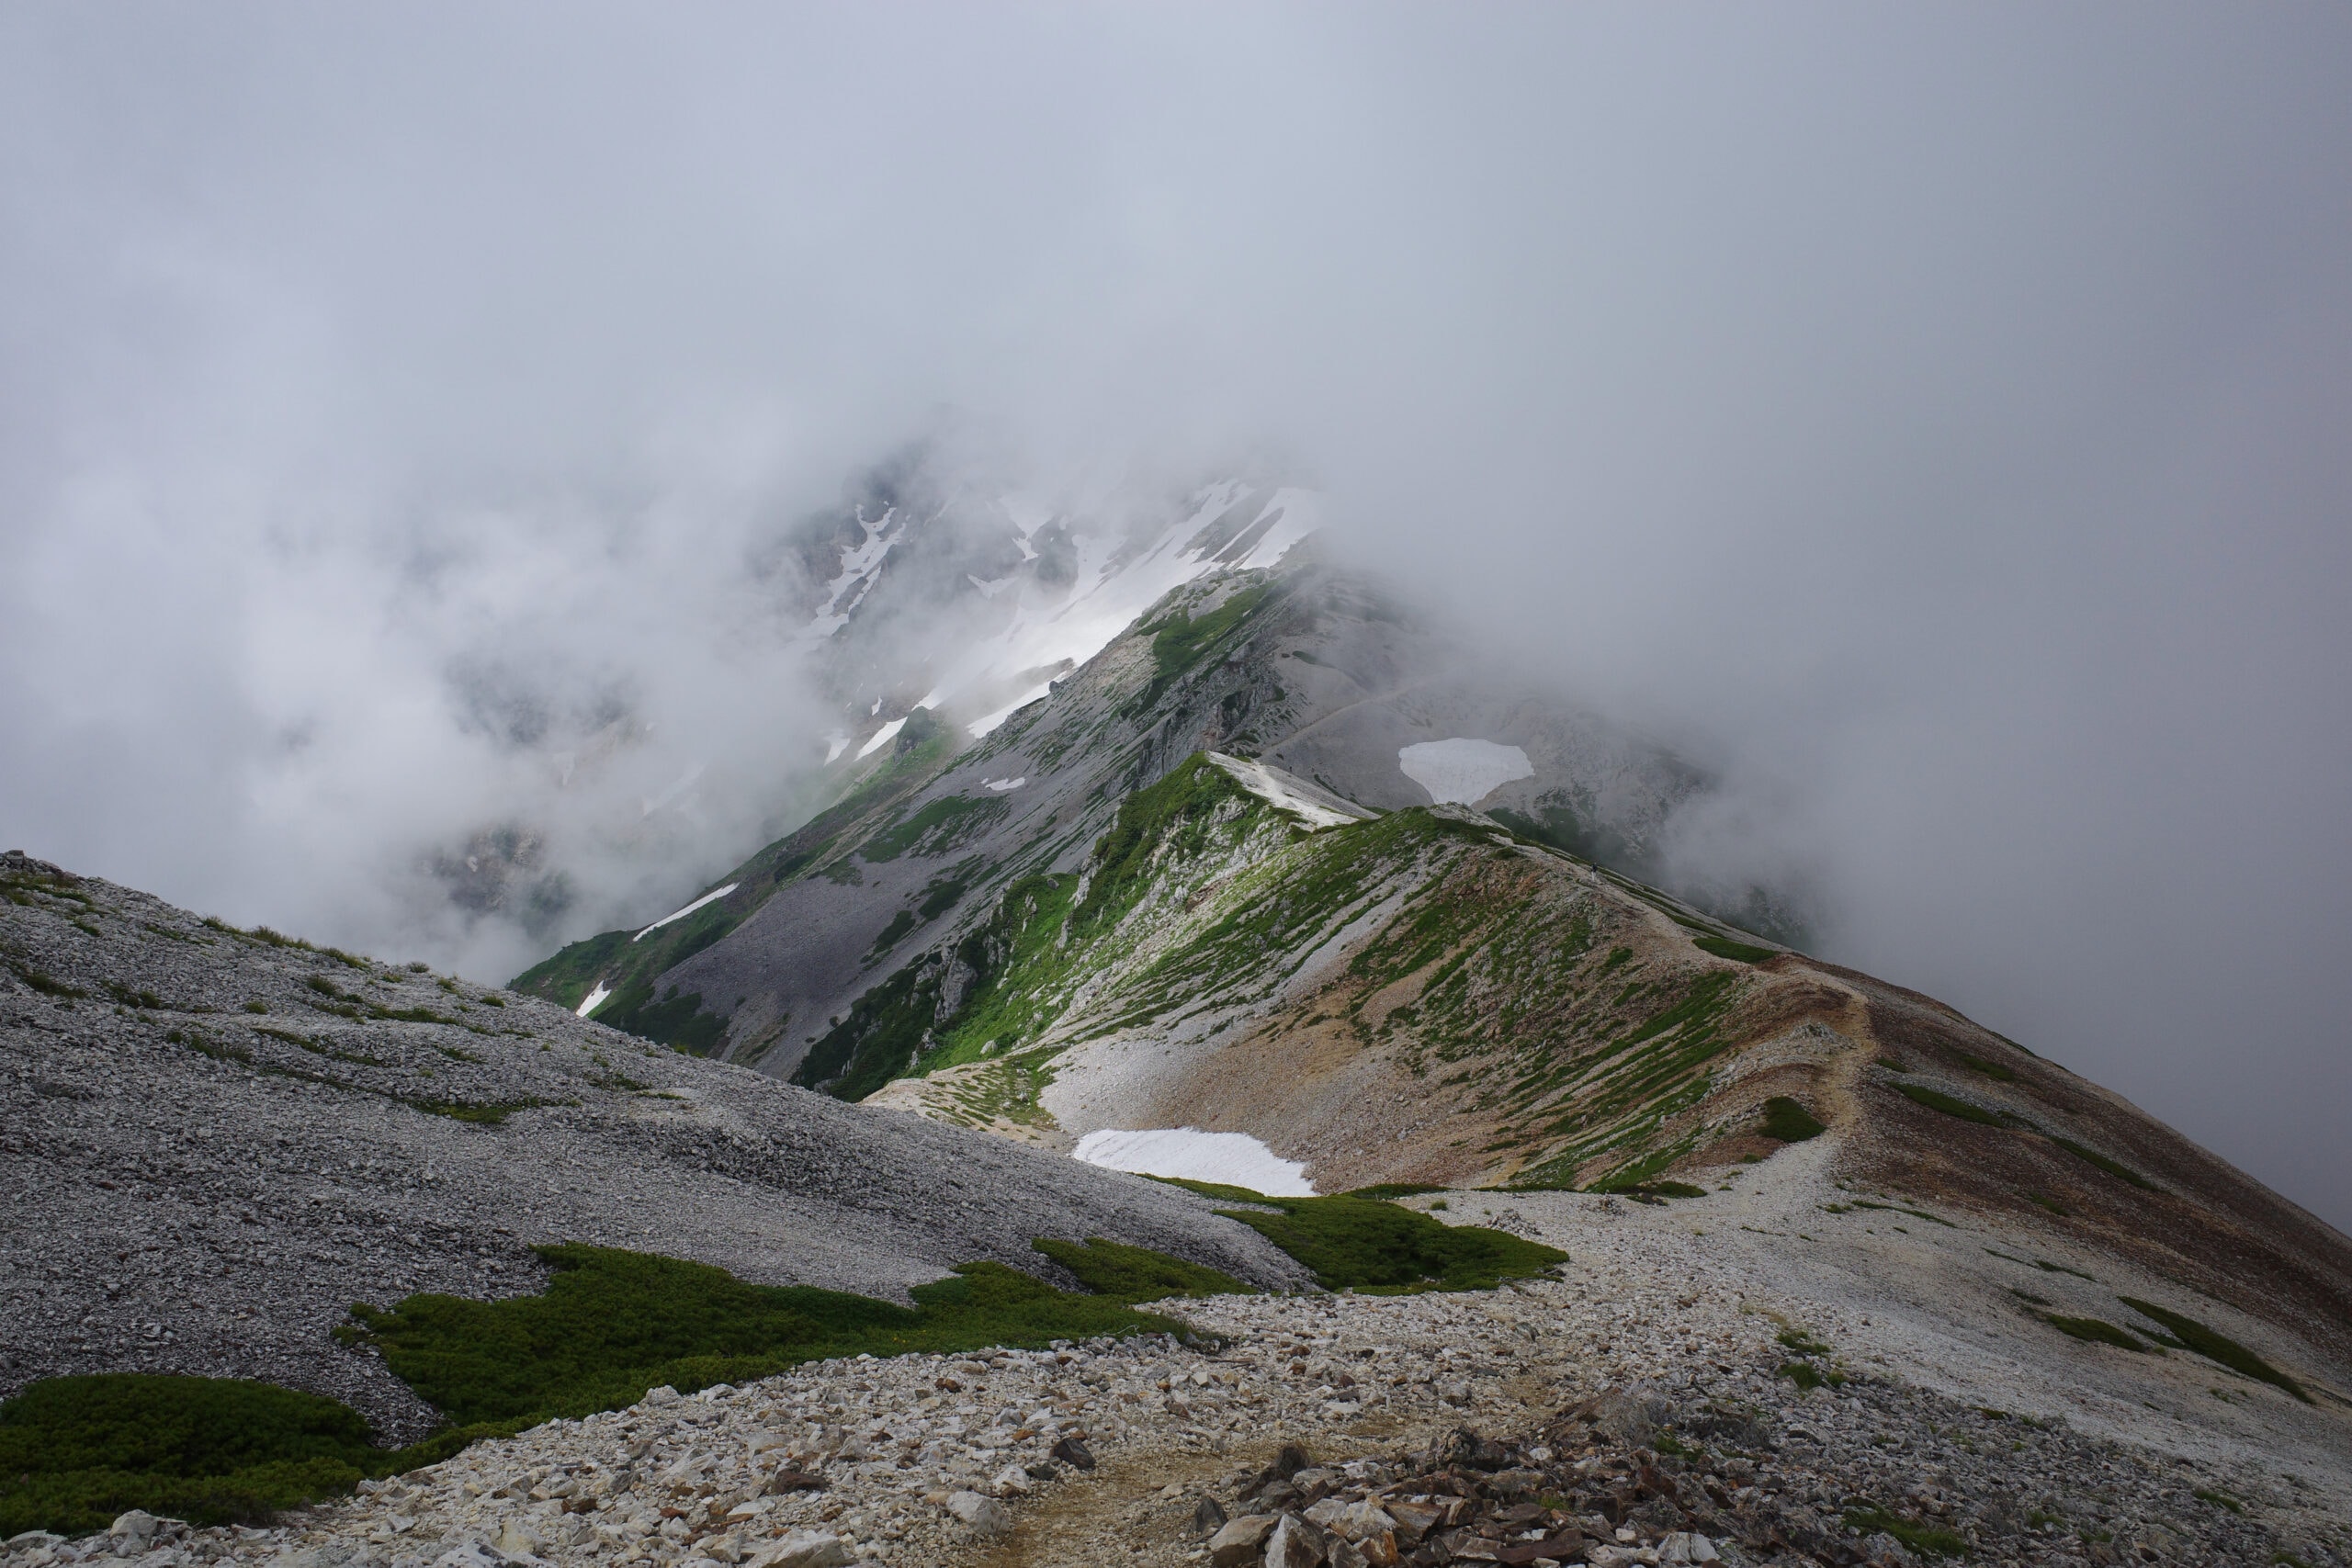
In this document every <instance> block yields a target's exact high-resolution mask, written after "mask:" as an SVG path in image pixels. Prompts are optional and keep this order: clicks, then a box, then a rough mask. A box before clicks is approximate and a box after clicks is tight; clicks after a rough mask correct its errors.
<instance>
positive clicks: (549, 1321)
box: [342, 1243, 1189, 1423]
mask: <svg viewBox="0 0 2352 1568" xmlns="http://www.w3.org/2000/svg"><path fill="white" fill-rule="evenodd" d="M535 1250H536V1251H537V1253H538V1254H539V1256H540V1257H541V1258H545V1259H546V1260H547V1262H548V1264H549V1265H550V1266H551V1267H552V1268H553V1269H555V1276H554V1278H553V1279H552V1280H549V1281H548V1288H547V1291H546V1292H545V1293H544V1294H541V1295H536V1296H514V1297H509V1298H508V1299H506V1300H504V1301H497V1302H478V1301H469V1300H465V1299H463V1298H461V1297H457V1296H442V1295H414V1296H411V1297H409V1298H408V1299H407V1300H405V1301H403V1302H401V1303H400V1304H399V1305H398V1306H397V1307H394V1308H393V1309H391V1310H390V1311H389V1312H379V1311H376V1310H374V1309H372V1308H368V1307H365V1306H362V1307H356V1308H355V1309H353V1313H352V1316H353V1318H354V1320H355V1321H354V1325H353V1326H352V1327H350V1328H347V1329H345V1330H344V1331H342V1332H343V1334H344V1337H346V1338H348V1339H350V1340H353V1341H356V1342H360V1343H366V1344H370V1345H372V1346H374V1347H375V1348H377V1349H378V1350H379V1351H381V1353H382V1354H383V1357H384V1360H385V1364H386V1365H387V1366H389V1367H390V1369H391V1371H393V1373H394V1374H395V1375H397V1376H398V1377H400V1378H401V1380H402V1381H403V1382H406V1383H408V1385H409V1386H410V1387H412V1388H413V1389H415V1390H416V1392H417V1393H419V1394H420V1395H422V1396H423V1397H424V1399H425V1400H426V1401H427V1402H428V1403H429V1404H432V1405H433V1406H434V1407H435V1409H438V1410H440V1411H441V1412H442V1413H443V1414H445V1415H447V1416H449V1417H450V1418H451V1419H452V1420H454V1421H458V1422H460V1423H472V1422H491V1421H512V1420H530V1421H539V1420H545V1419H547V1418H548V1417H550V1416H585V1415H588V1414H590V1413H591V1412H593V1411H597V1410H616V1409H619V1408H622V1407H623V1406H626V1405H628V1404H634V1403H636V1402H637V1401H638V1400H639V1399H640V1398H642V1397H643V1396H644V1394H645V1391H646V1390H648V1389H650V1388H654V1387H657V1386H659V1385H661V1384H663V1383H667V1384H669V1385H670V1386H672V1387H673V1388H676V1389H678V1390H679V1391H680V1392H681V1393H685V1392H691V1391H692V1390H695V1389H698V1388H707V1387H708V1386H710V1385H711V1384H713V1383H717V1382H749V1381H751V1380H752V1379H754V1378H762V1377H770V1376H773V1375H775V1373H777V1372H780V1371H785V1370H786V1368H789V1367H793V1366H797V1365H798V1364H799V1363H800V1362H803V1361H809V1360H818V1359H825V1358H829V1357H835V1356H855V1355H859V1354H871V1355H875V1356H897V1355H904V1354H906V1353H909V1352H910V1351H931V1352H950V1351H957V1350H970V1349H978V1348H981V1347H983V1346H991V1345H1006V1346H1043V1345H1046V1344H1047V1343H1049V1342H1051V1341H1052V1340H1055V1339H1064V1338H1067V1339H1082V1338H1089V1337H1094V1336H1097V1335H1106V1334H1108V1335H1122V1334H1140V1333H1156V1332H1181V1326H1180V1325H1176V1324H1174V1323H1171V1322H1170V1321H1169V1320H1168V1319H1166V1318H1160V1317H1154V1316H1151V1315H1149V1314H1144V1313H1138V1312H1136V1311H1133V1310H1132V1309H1130V1308H1129V1307H1127V1306H1126V1305H1125V1304H1124V1303H1121V1302H1120V1301H1118V1300H1116V1299H1114V1298H1111V1297H1106V1296H1096V1295H1078V1294H1074V1293H1072V1292H1066V1291H1057V1290H1056V1289H1054V1288H1053V1287H1052V1286H1050V1285H1047V1284H1046V1283H1044V1282H1043V1281H1041V1280H1035V1279H1033V1278H1031V1277H1030V1276H1028V1275H1026V1274H1023V1273H1020V1272H1019V1271H1017V1270H1015V1269H1008V1268H1006V1267H1004V1265H1002V1264H1001V1263H966V1264H960V1265H958V1266H957V1267H956V1276H955V1278H953V1279H947V1280H934V1281H933V1282H932V1283H930V1284H927V1285H917V1286H916V1287H914V1289H913V1291H912V1292H910V1294H911V1295H912V1296H913V1298H914V1303H915V1304H914V1305H913V1306H911V1307H902V1306H899V1305H897V1304H895V1303H890V1302H882V1301H875V1300H873V1299H871V1298H869V1297H865V1296H855V1295H850V1294H847V1293H846V1292H840V1291H820V1290H815V1289H812V1288H809V1287H807V1286H775V1285H753V1284H749V1283H746V1282H745V1281H743V1280H738V1279H736V1278H735V1277H734V1276H733V1275H731V1274H729V1273H728V1272H727V1271H726V1270H725V1269H715V1268H712V1267H710V1266H709V1265H707V1264H702V1263H688V1262H684V1261H681V1260H679V1259H677V1258H658V1257H654V1256H652V1255H650V1254H647V1253H641V1252H624V1251H620V1250H618V1249H616V1248H612V1247H584V1246H580V1245H578V1244H574V1243H566V1244H563V1245H560V1246H554V1247H537V1248H536V1249H535ZM1174 1261H1175V1260H1173V1259H1170V1262H1171V1263H1173V1262H1174ZM1105 1267H1123V1268H1125V1269H1127V1270H1128V1271H1129V1272H1130V1274H1132V1273H1133V1272H1134V1271H1135V1269H1136V1265H1135V1264H1133V1263H1132V1262H1129V1261H1124V1260H1122V1261H1118V1262H1116V1263H1114V1264H1110V1265H1105ZM1177 1267H1179V1268H1180V1269H1182V1268H1188V1267H1189V1266H1188V1265H1182V1264H1179V1265H1177Z"/></svg>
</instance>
